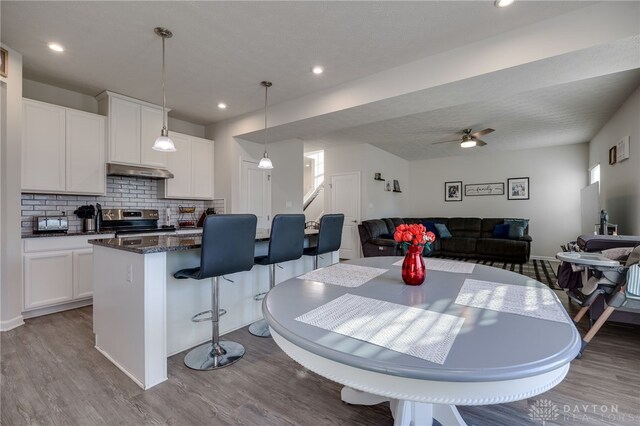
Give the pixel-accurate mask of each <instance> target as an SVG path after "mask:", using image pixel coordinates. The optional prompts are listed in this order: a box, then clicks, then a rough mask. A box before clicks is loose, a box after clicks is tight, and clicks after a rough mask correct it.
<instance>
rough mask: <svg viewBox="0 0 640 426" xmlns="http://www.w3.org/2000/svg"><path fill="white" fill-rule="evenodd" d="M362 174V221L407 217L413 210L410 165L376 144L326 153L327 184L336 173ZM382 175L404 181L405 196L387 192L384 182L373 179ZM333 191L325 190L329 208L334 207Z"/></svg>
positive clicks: (325, 170)
mask: <svg viewBox="0 0 640 426" xmlns="http://www.w3.org/2000/svg"><path fill="white" fill-rule="evenodd" d="M354 171H359V172H360V182H361V188H360V196H361V205H360V214H361V220H367V219H379V218H381V217H394V216H401V217H402V216H404V215H405V213H406V212H407V210H408V207H409V202H408V200H409V195H408V191H409V162H408V161H407V160H404V159H402V158H400V157H398V156H395V155H393V154H390V153H388V152H386V151H383V150H381V149H379V148H376V147H375V146H373V145H369V144H359V145H347V146H341V147H333V148H329V149H326V150H325V151H324V174H325V182H328V181H329V179H330V176H331V175H332V174H336V173H346V172H354ZM374 173H380V174H381V175H382V177H383V178H384V179H389V180H391V181H393V179H396V180H398V181H399V182H400V189H401V190H402V191H403V192H402V193H396V192H390V191H385V190H384V185H385V183H384V182H381V181H376V180H374V179H373V176H374ZM330 197H331V191H330V190H327V191H325V206H326V209H327V211H328V209H329V206H330V204H331V203H330Z"/></svg>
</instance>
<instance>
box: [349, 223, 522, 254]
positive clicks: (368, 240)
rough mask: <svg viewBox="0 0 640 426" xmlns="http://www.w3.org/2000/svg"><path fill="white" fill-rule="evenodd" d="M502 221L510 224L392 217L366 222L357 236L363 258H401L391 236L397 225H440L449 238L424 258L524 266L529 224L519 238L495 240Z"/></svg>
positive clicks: (359, 227)
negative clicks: (431, 257) (465, 259)
mask: <svg viewBox="0 0 640 426" xmlns="http://www.w3.org/2000/svg"><path fill="white" fill-rule="evenodd" d="M505 219H506V220H507V221H508V220H512V219H508V218H485V219H481V218H476V217H452V218H446V217H425V218H397V217H394V218H385V219H373V220H365V221H363V222H362V224H360V225H358V232H359V234H360V242H361V244H362V253H363V255H364V257H371V256H400V255H403V253H402V250H401V249H400V248H399V247H398V245H397V243H396V242H395V241H394V240H393V233H394V232H395V230H396V227H397V226H398V225H400V224H402V223H407V224H411V223H425V222H432V223H441V224H444V225H445V226H446V227H447V228H448V230H449V232H450V233H451V237H450V238H438V239H437V240H436V242H435V244H434V245H433V250H432V252H431V253H429V254H427V253H425V255H440V256H451V257H463V258H467V257H468V258H475V259H487V260H501V261H505V262H514V263H525V262H527V261H528V260H529V256H530V254H531V237H530V236H529V226H528V223H527V225H526V227H525V228H524V232H523V235H522V236H518V237H513V238H508V237H503V238H497V237H495V236H494V233H495V231H496V225H503V224H505ZM525 221H526V220H525ZM526 222H528V221H526Z"/></svg>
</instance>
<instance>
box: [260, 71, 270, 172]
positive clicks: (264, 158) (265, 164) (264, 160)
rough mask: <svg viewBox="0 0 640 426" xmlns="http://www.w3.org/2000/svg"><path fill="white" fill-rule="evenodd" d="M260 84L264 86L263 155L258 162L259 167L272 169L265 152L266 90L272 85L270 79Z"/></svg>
mask: <svg viewBox="0 0 640 426" xmlns="http://www.w3.org/2000/svg"><path fill="white" fill-rule="evenodd" d="M260 84H262V85H263V86H264V155H263V156H262V159H261V160H260V164H258V168H259V169H273V163H272V162H271V159H270V158H269V154H267V92H268V91H269V87H271V86H272V84H271V82H270V81H263V82H261V83H260Z"/></svg>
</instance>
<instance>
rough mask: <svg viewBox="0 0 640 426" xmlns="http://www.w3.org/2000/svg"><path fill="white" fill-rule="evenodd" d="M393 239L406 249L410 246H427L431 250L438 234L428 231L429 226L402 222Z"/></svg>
mask: <svg viewBox="0 0 640 426" xmlns="http://www.w3.org/2000/svg"><path fill="white" fill-rule="evenodd" d="M393 239H394V240H396V241H397V242H398V243H400V246H401V247H402V248H403V249H405V250H406V249H407V248H408V247H410V246H417V247H426V248H427V250H431V243H433V242H434V241H435V240H436V235H435V234H434V233H433V232H431V231H427V228H425V227H424V225H421V224H419V223H414V224H411V225H405V224H402V225H399V226H398V227H397V228H396V232H395V233H394V234H393Z"/></svg>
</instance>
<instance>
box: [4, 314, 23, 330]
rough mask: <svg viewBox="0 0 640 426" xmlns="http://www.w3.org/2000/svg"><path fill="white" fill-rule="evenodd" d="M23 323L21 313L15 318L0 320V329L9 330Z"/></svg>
mask: <svg viewBox="0 0 640 426" xmlns="http://www.w3.org/2000/svg"><path fill="white" fill-rule="evenodd" d="M21 325H24V318H23V317H22V315H18V316H17V317H15V318H11V319H10V320H6V321H0V331H9V330H13V329H14V328H17V327H20V326H21Z"/></svg>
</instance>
